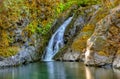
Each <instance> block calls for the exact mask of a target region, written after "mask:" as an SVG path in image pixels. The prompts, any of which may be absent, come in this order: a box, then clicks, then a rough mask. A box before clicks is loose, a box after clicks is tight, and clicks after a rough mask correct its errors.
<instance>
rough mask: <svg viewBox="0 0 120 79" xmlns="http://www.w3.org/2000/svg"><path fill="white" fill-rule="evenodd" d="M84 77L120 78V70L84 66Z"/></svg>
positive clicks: (98, 78)
mask: <svg viewBox="0 0 120 79" xmlns="http://www.w3.org/2000/svg"><path fill="white" fill-rule="evenodd" d="M85 71H86V79H120V75H119V74H120V71H119V70H118V69H117V70H116V69H114V70H113V69H112V68H109V69H104V68H95V67H85Z"/></svg>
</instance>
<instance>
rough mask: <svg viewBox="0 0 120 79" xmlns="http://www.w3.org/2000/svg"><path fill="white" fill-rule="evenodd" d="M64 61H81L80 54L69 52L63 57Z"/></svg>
mask: <svg viewBox="0 0 120 79" xmlns="http://www.w3.org/2000/svg"><path fill="white" fill-rule="evenodd" d="M63 61H80V53H79V52H73V51H70V50H68V51H67V52H66V53H65V54H64V55H63Z"/></svg>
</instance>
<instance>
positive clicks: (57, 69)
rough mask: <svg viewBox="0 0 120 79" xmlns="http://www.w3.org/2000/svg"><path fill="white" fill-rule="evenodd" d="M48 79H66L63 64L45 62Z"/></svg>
mask: <svg viewBox="0 0 120 79" xmlns="http://www.w3.org/2000/svg"><path fill="white" fill-rule="evenodd" d="M46 65H47V71H48V74H49V75H48V76H49V77H48V78H49V79H66V73H65V69H64V64H63V63H62V62H47V63H46Z"/></svg>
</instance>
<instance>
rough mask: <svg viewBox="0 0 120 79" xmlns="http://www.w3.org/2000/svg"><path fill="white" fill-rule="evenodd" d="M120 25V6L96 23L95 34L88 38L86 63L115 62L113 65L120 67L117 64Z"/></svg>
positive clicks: (119, 47)
mask: <svg viewBox="0 0 120 79" xmlns="http://www.w3.org/2000/svg"><path fill="white" fill-rule="evenodd" d="M119 25H120V6H118V7H116V8H114V9H112V10H111V11H110V14H109V15H107V16H106V17H105V18H103V19H102V20H100V21H99V22H98V23H97V24H96V28H95V31H94V33H93V35H92V36H91V37H90V38H89V39H88V40H87V48H86V52H85V64H86V65H95V66H101V65H105V64H110V63H111V64H112V63H113V66H115V67H120V66H119V65H116V64H117V63H116V62H118V63H119V61H118V59H119V56H118V58H116V56H117V53H118V51H119V50H120V26H119ZM96 55H97V56H96ZM114 58H115V60H114ZM103 60H104V61H103ZM113 61H114V62H113Z"/></svg>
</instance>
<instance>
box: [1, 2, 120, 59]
mask: <svg viewBox="0 0 120 79" xmlns="http://www.w3.org/2000/svg"><path fill="white" fill-rule="evenodd" d="M101 2H102V4H103V5H104V7H105V8H106V9H103V8H101V9H100V10H99V11H98V12H99V13H98V14H101V13H103V12H104V13H103V14H102V15H97V17H96V19H97V20H98V19H99V20H100V19H101V18H103V17H104V16H105V15H107V12H108V11H106V10H108V9H111V8H113V7H115V5H118V4H119V0H114V2H110V1H109V0H105V1H104V0H1V1H0V8H1V9H0V32H1V33H0V37H1V38H0V56H3V57H8V56H12V55H15V54H16V53H17V52H18V51H19V49H20V47H21V46H22V45H23V43H24V42H25V41H26V39H24V38H23V40H25V41H21V40H16V37H17V36H16V34H17V32H16V30H17V31H18V29H19V28H20V29H22V32H21V36H22V37H26V36H27V37H28V38H30V37H31V36H32V35H33V34H34V33H38V34H40V35H41V36H44V35H46V34H47V32H48V30H49V29H50V26H51V25H52V23H53V22H54V20H55V19H56V18H57V17H59V16H60V14H61V13H62V12H64V11H66V10H67V9H68V8H70V7H71V6H72V5H74V4H76V5H78V6H82V7H85V6H89V5H92V4H98V3H101ZM105 11H106V12H105ZM89 26H91V25H86V27H85V28H84V29H83V31H84V30H86V28H88V27H89ZM92 26H93V25H92ZM90 28H91V27H90ZM93 28H94V27H93ZM91 29H92V28H91ZM88 30H89V28H88ZM88 37H89V36H84V37H82V38H80V40H83V41H85V40H87V38H88ZM80 40H79V41H80ZM18 42H20V43H18ZM76 42H77V44H78V43H79V42H78V41H76ZM75 47H76V48H75ZM83 47H84V46H83ZM73 48H74V49H77V50H81V48H79V46H78V45H76V43H74V44H73ZM82 49H84V48H82Z"/></svg>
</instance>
